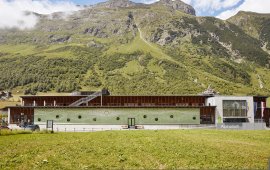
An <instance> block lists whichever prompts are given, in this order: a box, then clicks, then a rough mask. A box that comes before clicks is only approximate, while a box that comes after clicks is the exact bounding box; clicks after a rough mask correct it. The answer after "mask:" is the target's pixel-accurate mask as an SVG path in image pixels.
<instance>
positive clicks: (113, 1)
mask: <svg viewBox="0 0 270 170" xmlns="http://www.w3.org/2000/svg"><path fill="white" fill-rule="evenodd" d="M136 5H138V4H137V3H135V2H131V1H129V0H108V1H106V2H102V3H99V4H97V6H98V7H103V8H125V7H132V6H136Z"/></svg>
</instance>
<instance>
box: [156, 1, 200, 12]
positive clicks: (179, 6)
mask: <svg viewBox="0 0 270 170" xmlns="http://www.w3.org/2000/svg"><path fill="white" fill-rule="evenodd" d="M155 4H158V5H164V6H167V7H169V8H171V9H173V10H179V11H182V12H184V13H187V14H190V15H196V11H195V9H194V8H193V7H192V6H190V5H188V4H186V3H184V2H182V1H181V0H160V1H158V2H156V3H155Z"/></svg>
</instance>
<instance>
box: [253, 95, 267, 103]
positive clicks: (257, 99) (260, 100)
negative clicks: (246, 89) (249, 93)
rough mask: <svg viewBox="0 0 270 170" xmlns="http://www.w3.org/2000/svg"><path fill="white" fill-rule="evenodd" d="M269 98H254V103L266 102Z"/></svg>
mask: <svg viewBox="0 0 270 170" xmlns="http://www.w3.org/2000/svg"><path fill="white" fill-rule="evenodd" d="M267 98H268V97H261V96H254V97H253V100H254V102H266V100H267Z"/></svg>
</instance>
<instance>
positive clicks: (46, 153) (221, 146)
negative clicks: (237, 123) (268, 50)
mask: <svg viewBox="0 0 270 170" xmlns="http://www.w3.org/2000/svg"><path fill="white" fill-rule="evenodd" d="M269 136H270V134H269V131H219V130H175V131H110V132H109V131H108V132H95V133H56V134H24V135H10V136H1V140H0V150H1V155H0V159H1V162H0V169H107V168H108V169H142V168H143V169H266V168H267V167H268V165H267V164H268V161H269V157H270V149H269V148H270V138H269Z"/></svg>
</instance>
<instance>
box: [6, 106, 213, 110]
mask: <svg viewBox="0 0 270 170" xmlns="http://www.w3.org/2000/svg"><path fill="white" fill-rule="evenodd" d="M203 107H206V108H216V106H46V107H44V106H8V107H6V108H33V109H35V108H38V109H55V108H76V109H79V108H203Z"/></svg>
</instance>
